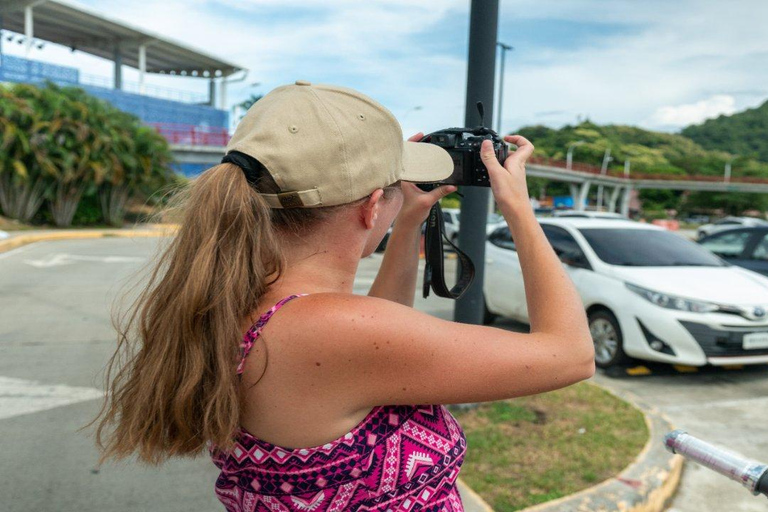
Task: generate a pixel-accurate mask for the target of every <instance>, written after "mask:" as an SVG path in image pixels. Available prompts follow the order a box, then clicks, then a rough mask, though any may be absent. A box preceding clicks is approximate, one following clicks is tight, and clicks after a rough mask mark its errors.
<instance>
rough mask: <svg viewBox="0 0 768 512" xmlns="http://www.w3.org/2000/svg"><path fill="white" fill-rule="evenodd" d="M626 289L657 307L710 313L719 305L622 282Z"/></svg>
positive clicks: (718, 307) (717, 308)
mask: <svg viewBox="0 0 768 512" xmlns="http://www.w3.org/2000/svg"><path fill="white" fill-rule="evenodd" d="M624 284H625V285H626V287H627V288H628V289H630V290H631V291H633V292H635V293H636V294H638V295H639V296H641V297H642V298H644V299H645V300H647V301H648V302H653V303H654V304H656V305H657V306H659V307H662V308H666V309H675V310H678V311H691V312H693V313H710V312H712V311H717V310H719V309H720V306H718V305H717V304H713V303H711V302H703V301H699V300H691V299H684V298H682V297H675V296H674V295H668V294H666V293H661V292H655V291H653V290H648V289H646V288H641V287H640V286H637V285H634V284H630V283H624Z"/></svg>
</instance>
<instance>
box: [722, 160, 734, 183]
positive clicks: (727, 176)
mask: <svg viewBox="0 0 768 512" xmlns="http://www.w3.org/2000/svg"><path fill="white" fill-rule="evenodd" d="M734 158H736V156H732V157H730V158H729V159H728V161H727V162H725V176H723V182H724V183H730V181H731V163H732V162H733V159H734Z"/></svg>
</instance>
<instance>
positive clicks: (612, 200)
mask: <svg viewBox="0 0 768 512" xmlns="http://www.w3.org/2000/svg"><path fill="white" fill-rule="evenodd" d="M619 192H621V187H613V190H611V197H609V198H608V211H609V212H612V213H613V212H615V211H616V202H617V201H618V200H619Z"/></svg>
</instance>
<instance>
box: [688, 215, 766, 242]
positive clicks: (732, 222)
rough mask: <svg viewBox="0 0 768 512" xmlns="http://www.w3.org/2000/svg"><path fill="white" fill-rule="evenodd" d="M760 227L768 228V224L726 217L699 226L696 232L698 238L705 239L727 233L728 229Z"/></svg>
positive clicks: (744, 218)
mask: <svg viewBox="0 0 768 512" xmlns="http://www.w3.org/2000/svg"><path fill="white" fill-rule="evenodd" d="M759 226H768V222H766V221H764V220H763V219H757V218H755V217H725V218H723V219H720V220H718V221H715V222H713V223H712V224H704V225H703V226H699V229H697V230H696V237H697V238H704V237H705V236H708V235H713V234H715V233H717V232H719V231H725V230H726V229H734V228H741V227H745V228H747V227H759Z"/></svg>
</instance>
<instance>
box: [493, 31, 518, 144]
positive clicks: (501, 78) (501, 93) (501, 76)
mask: <svg viewBox="0 0 768 512" xmlns="http://www.w3.org/2000/svg"><path fill="white" fill-rule="evenodd" d="M496 46H498V47H500V48H501V69H499V112H498V114H497V116H496V132H497V133H499V134H501V104H502V101H503V100H504V61H505V60H506V55H507V50H514V48H513V47H512V46H510V45H508V44H504V43H502V42H501V41H497V42H496Z"/></svg>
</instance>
